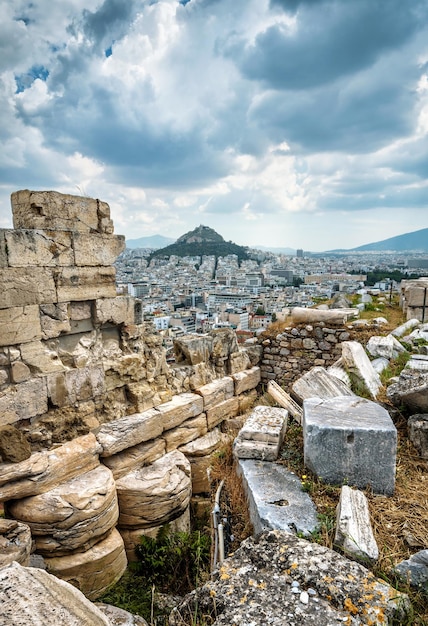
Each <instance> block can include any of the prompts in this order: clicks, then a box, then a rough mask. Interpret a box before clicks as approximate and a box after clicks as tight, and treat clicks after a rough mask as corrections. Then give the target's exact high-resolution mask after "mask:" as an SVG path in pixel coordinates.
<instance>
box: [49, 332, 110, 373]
mask: <svg viewBox="0 0 428 626" xmlns="http://www.w3.org/2000/svg"><path fill="white" fill-rule="evenodd" d="M56 345H57V351H58V355H59V357H60V359H61V361H62V363H64V365H66V366H67V367H68V368H83V367H97V366H100V367H101V366H102V356H103V344H102V337H101V334H100V333H99V332H97V331H94V330H92V331H90V332H84V333H76V334H71V335H65V336H64V337H59V338H58V340H57V342H56ZM103 370H104V367H103Z"/></svg>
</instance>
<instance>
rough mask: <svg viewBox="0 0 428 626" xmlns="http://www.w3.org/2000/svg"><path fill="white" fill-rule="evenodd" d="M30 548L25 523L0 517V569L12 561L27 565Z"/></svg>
mask: <svg viewBox="0 0 428 626" xmlns="http://www.w3.org/2000/svg"><path fill="white" fill-rule="evenodd" d="M31 550H32V540H31V532H30V528H29V527H28V526H27V524H20V523H19V522H17V521H15V520H11V519H1V518H0V569H1V568H2V567H4V566H5V565H9V564H10V563H12V562H13V561H16V562H17V563H19V564H20V565H24V566H28V565H29V564H30V554H31ZM0 606H1V605H0ZM2 615H4V614H3V607H2Z"/></svg>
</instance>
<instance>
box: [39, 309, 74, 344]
mask: <svg viewBox="0 0 428 626" xmlns="http://www.w3.org/2000/svg"><path fill="white" fill-rule="evenodd" d="M40 324H41V327H42V336H43V339H52V338H53V337H59V335H60V334H61V333H68V332H70V330H71V325H70V319H69V316H68V304H67V303H66V302H62V303H61V304H43V305H41V306H40Z"/></svg>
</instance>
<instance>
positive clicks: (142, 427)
mask: <svg viewBox="0 0 428 626" xmlns="http://www.w3.org/2000/svg"><path fill="white" fill-rule="evenodd" d="M162 432H163V424H162V418H161V415H160V413H159V411H157V410H156V409H149V410H148V411H144V413H134V414H133V415H127V416H126V417H122V418H120V419H117V420H113V421H112V422H108V423H107V424H103V425H102V426H100V428H99V429H98V431H97V433H96V437H97V441H98V442H99V443H100V444H101V446H102V452H101V456H102V457H110V456H113V454H117V453H118V452H121V451H122V450H125V449H126V448H131V447H133V446H136V445H138V444H140V443H143V442H145V441H150V440H151V439H156V437H159V436H160V435H161V434H162Z"/></svg>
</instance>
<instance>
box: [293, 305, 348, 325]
mask: <svg viewBox="0 0 428 626" xmlns="http://www.w3.org/2000/svg"><path fill="white" fill-rule="evenodd" d="M291 316H292V318H293V321H294V322H296V323H297V324H313V323H314V322H326V323H327V324H332V325H339V324H340V325H343V324H345V323H346V322H347V320H348V319H349V318H350V317H355V316H358V310H357V309H329V310H327V311H323V310H320V309H305V308H302V307H297V306H296V307H294V308H293V309H292V311H291Z"/></svg>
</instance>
